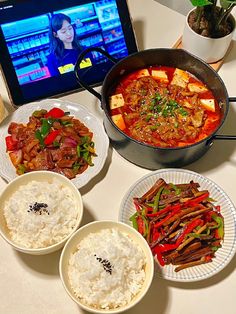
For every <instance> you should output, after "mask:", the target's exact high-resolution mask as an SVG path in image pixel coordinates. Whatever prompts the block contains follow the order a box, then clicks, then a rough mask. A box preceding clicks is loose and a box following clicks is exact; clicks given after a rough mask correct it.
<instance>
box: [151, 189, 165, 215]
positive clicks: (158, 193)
mask: <svg viewBox="0 0 236 314" xmlns="http://www.w3.org/2000/svg"><path fill="white" fill-rule="evenodd" d="M163 189H164V187H163V186H162V187H161V188H160V189H159V190H158V192H157V194H156V196H155V197H154V204H153V213H156V212H157V211H158V209H159V200H160V197H161V193H162V191H163Z"/></svg>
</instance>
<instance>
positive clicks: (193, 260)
mask: <svg viewBox="0 0 236 314" xmlns="http://www.w3.org/2000/svg"><path fill="white" fill-rule="evenodd" d="M213 202H214V200H212V199H211V198H210V194H209V191H207V190H204V191H201V190H199V184H198V183H196V182H193V181H191V182H190V183H185V184H173V183H167V182H165V181H164V180H163V179H162V178H160V179H158V180H157V181H156V183H155V184H154V185H153V186H152V187H151V188H150V189H149V190H148V191H147V192H146V193H145V194H144V195H142V196H139V197H138V196H137V197H135V198H134V199H133V203H134V206H135V209H136V212H135V213H134V215H133V216H131V217H130V220H131V221H132V223H133V227H134V228H135V229H137V230H138V231H139V232H140V233H141V234H142V235H143V237H144V238H145V239H146V240H147V242H148V244H149V246H150V248H151V250H152V253H153V255H154V256H155V257H156V259H157V260H158V262H159V264H160V265H161V266H164V265H168V264H172V265H176V268H175V271H176V272H178V271H180V270H182V269H185V268H188V267H192V266H197V265H201V264H205V263H209V262H211V261H212V259H213V258H214V257H215V252H216V251H217V250H218V249H219V248H220V247H221V242H222V241H223V238H224V219H223V217H222V215H221V213H220V206H219V205H218V206H215V205H214V204H213Z"/></svg>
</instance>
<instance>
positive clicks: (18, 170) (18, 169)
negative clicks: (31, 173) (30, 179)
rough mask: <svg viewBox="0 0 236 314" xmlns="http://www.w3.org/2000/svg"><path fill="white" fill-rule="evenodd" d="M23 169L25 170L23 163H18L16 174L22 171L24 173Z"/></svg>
mask: <svg viewBox="0 0 236 314" xmlns="http://www.w3.org/2000/svg"><path fill="white" fill-rule="evenodd" d="M25 170H26V168H25V165H23V164H20V165H18V166H17V173H18V174H23V173H25Z"/></svg>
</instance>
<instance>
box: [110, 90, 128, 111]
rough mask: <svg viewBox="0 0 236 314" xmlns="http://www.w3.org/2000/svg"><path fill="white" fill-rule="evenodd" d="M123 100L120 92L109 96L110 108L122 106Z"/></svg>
mask: <svg viewBox="0 0 236 314" xmlns="http://www.w3.org/2000/svg"><path fill="white" fill-rule="evenodd" d="M124 104H125V101H124V98H123V96H122V94H116V95H113V96H111V97H110V108H111V109H116V108H119V107H122V106H124Z"/></svg>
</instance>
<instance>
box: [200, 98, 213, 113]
mask: <svg viewBox="0 0 236 314" xmlns="http://www.w3.org/2000/svg"><path fill="white" fill-rule="evenodd" d="M200 103H201V105H202V107H204V108H206V109H207V110H209V111H213V112H215V100H214V99H200Z"/></svg>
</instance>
